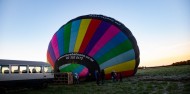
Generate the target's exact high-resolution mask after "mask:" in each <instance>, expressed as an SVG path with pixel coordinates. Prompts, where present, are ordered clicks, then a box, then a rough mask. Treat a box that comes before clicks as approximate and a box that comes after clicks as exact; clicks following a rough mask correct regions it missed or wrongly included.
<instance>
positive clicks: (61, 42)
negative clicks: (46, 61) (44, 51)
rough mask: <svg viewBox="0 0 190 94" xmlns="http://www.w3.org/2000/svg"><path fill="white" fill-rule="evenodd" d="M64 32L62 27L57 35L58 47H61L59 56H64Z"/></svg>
mask: <svg viewBox="0 0 190 94" xmlns="http://www.w3.org/2000/svg"><path fill="white" fill-rule="evenodd" d="M63 32H64V29H63V27H61V28H60V29H59V31H58V32H57V33H56V35H57V40H58V46H59V55H60V56H62V55H63V54H64V46H63V45H64V39H63Z"/></svg>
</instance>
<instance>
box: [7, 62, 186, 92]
mask: <svg viewBox="0 0 190 94" xmlns="http://www.w3.org/2000/svg"><path fill="white" fill-rule="evenodd" d="M189 67H190V65H185V66H173V67H160V68H149V69H140V70H138V72H137V74H136V76H133V77H128V78H124V79H123V82H112V81H111V80H106V81H105V84H104V85H100V86H97V85H96V83H95V82H82V83H80V84H79V85H50V86H49V87H48V88H46V89H26V90H22V91H16V92H15V91H14V92H9V93H10V94H163V93H167V94H188V93H189V92H190V82H189V81H156V80H152V81H143V80H140V77H144V76H145V77H147V76H148V77H150V78H151V77H153V76H167V77H171V78H172V77H176V76H179V77H181V76H183V77H188V76H189V73H190V71H189Z"/></svg>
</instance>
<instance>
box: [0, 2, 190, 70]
mask: <svg viewBox="0 0 190 94" xmlns="http://www.w3.org/2000/svg"><path fill="white" fill-rule="evenodd" d="M145 1H146V2H145ZM145 1H138V2H137V1H123V0H118V1H117V2H115V1H114V0H109V2H108V1H94V0H93V1H87V0H83V1H81V2H76V1H75V0H70V1H67V2H65V1H60V0H58V1H57V2H53V1H50V0H47V1H44V0H41V1H33V0H27V1H25V0H20V1H7V0H4V1H3V0H2V1H0V14H1V15H0V44H1V45H0V59H9V60H28V61H43V62H47V58H46V53H47V48H48V44H49V42H50V40H51V38H52V37H53V34H54V33H56V32H57V30H59V28H60V27H61V26H63V25H64V24H66V23H67V22H68V21H70V20H71V19H74V18H76V17H78V16H82V15H88V14H101V15H105V16H108V17H111V18H114V19H116V20H117V21H119V22H121V23H122V24H124V25H125V26H126V27H127V28H128V29H129V30H130V31H131V32H132V34H133V35H134V37H135V38H136V40H137V44H138V46H139V49H140V64H139V66H147V67H151V66H162V65H170V64H172V63H175V62H179V61H186V60H190V48H189V47H190V41H189V40H190V37H189V35H190V27H189V24H190V11H189V9H190V1H189V0H167V1H164V0H163V1H162V0H156V1H151V0H145ZM72 6H75V7H72Z"/></svg>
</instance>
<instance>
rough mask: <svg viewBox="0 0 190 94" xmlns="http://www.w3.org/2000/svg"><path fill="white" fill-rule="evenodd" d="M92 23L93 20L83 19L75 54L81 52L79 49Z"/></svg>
mask: <svg viewBox="0 0 190 94" xmlns="http://www.w3.org/2000/svg"><path fill="white" fill-rule="evenodd" d="M90 21H91V19H83V20H82V21H81V24H80V28H79V32H78V36H77V40H76V44H75V48H74V52H78V51H79V48H80V46H81V43H82V41H83V38H84V35H85V34H86V31H87V28H88V25H89V23H90Z"/></svg>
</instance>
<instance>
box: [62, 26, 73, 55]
mask: <svg viewBox="0 0 190 94" xmlns="http://www.w3.org/2000/svg"><path fill="white" fill-rule="evenodd" d="M64 31H65V32H64V35H63V36H64V52H65V53H68V52H69V43H70V34H71V23H68V24H66V25H65V26H64Z"/></svg>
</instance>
